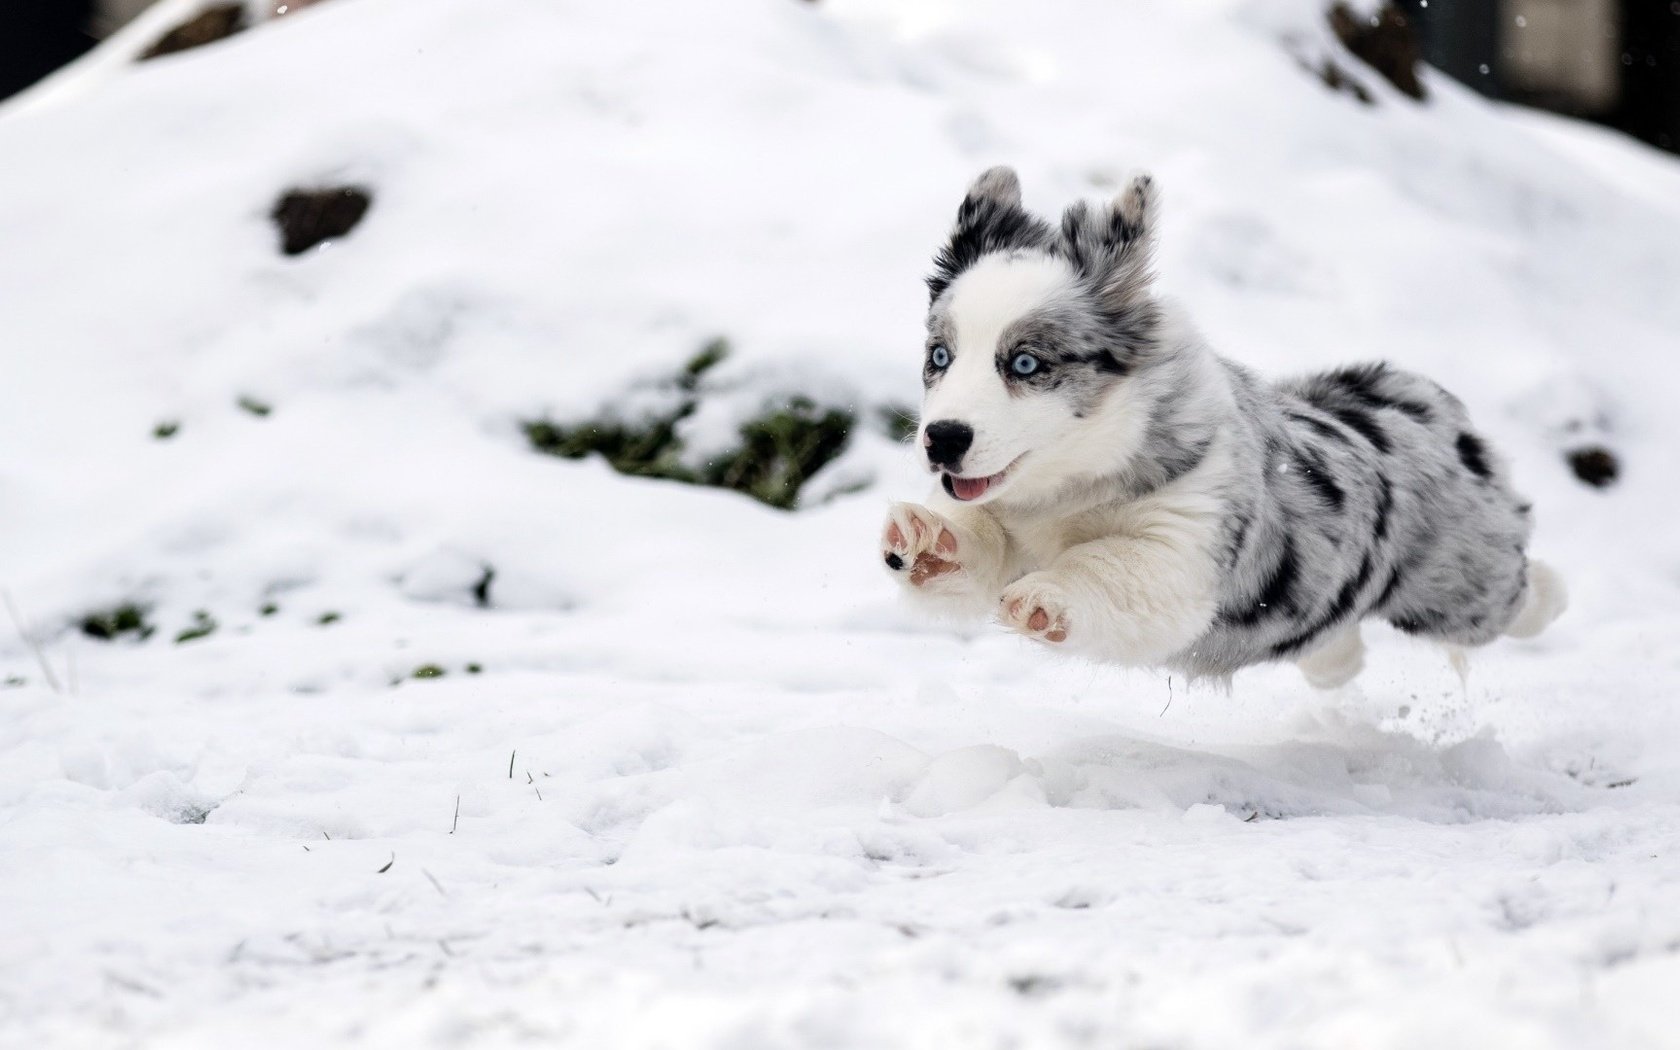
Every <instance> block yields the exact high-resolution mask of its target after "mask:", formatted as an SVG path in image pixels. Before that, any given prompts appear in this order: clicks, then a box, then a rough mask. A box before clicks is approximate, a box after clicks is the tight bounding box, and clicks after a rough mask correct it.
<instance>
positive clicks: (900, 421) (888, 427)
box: [875, 405, 918, 445]
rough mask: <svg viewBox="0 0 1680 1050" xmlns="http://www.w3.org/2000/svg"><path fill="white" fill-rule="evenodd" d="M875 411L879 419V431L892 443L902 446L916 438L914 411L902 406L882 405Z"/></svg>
mask: <svg viewBox="0 0 1680 1050" xmlns="http://www.w3.org/2000/svg"><path fill="white" fill-rule="evenodd" d="M875 411H876V414H877V415H878V416H879V417H880V422H881V429H882V430H883V431H884V432H885V433H886V435H887V436H888V437H890V438H892V439H893V440H894V441H896V442H898V443H899V444H901V445H902V444H904V443H905V442H907V441H909V440H910V439H911V438H913V437H915V436H916V429H917V425H918V424H917V420H916V410H915V409H913V408H909V407H906V406H904V405H882V406H881V407H880V408H878V409H876V410H875Z"/></svg>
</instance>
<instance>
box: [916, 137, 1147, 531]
mask: <svg viewBox="0 0 1680 1050" xmlns="http://www.w3.org/2000/svg"><path fill="white" fill-rule="evenodd" d="M1153 211H1154V205H1153V188H1152V186H1151V183H1150V180H1149V179H1148V177H1146V176H1145V177H1140V178H1138V179H1136V180H1134V181H1133V182H1132V183H1131V184H1130V185H1129V186H1127V187H1126V189H1125V190H1124V191H1123V192H1122V193H1121V194H1120V195H1119V196H1118V197H1116V198H1115V199H1114V201H1113V203H1112V204H1110V205H1109V206H1107V207H1101V206H1098V207H1092V206H1090V205H1088V204H1084V203H1079V204H1075V205H1073V206H1072V207H1070V208H1068V209H1067V211H1066V212H1065V213H1064V214H1063V216H1062V222H1061V226H1060V228H1053V227H1052V226H1051V225H1050V224H1049V223H1046V222H1044V221H1043V220H1041V219H1039V218H1037V217H1036V216H1033V215H1031V214H1029V213H1028V212H1027V211H1026V210H1025V209H1023V208H1022V207H1021V184H1020V181H1019V180H1018V179H1017V178H1016V177H1015V173H1014V172H1013V171H1011V170H1010V169H1008V168H993V169H991V170H990V171H987V172H986V173H985V174H983V175H981V176H980V178H979V179H977V180H976V181H975V183H974V185H973V186H971V187H970V188H969V191H968V195H967V196H966V197H964V198H963V202H962V206H961V207H960V208H959V209H958V210H957V221H956V225H955V227H954V228H953V229H952V231H951V239H950V242H949V243H948V244H947V245H946V246H945V247H944V248H943V249H942V250H941V251H940V253H939V255H938V257H937V258H936V259H935V261H934V272H933V275H932V276H930V277H929V278H928V289H929V291H930V292H931V293H932V302H931V305H930V306H929V309H928V325H927V330H928V334H927V347H926V350H925V356H924V358H923V362H922V379H923V385H924V386H925V388H926V392H925V394H924V396H923V399H922V427H921V432H920V435H919V436H920V440H921V446H922V449H923V451H924V452H925V453H926V455H927V459H928V467H929V469H930V470H932V471H933V472H934V473H937V474H939V475H940V476H941V481H942V483H943V484H944V487H945V491H946V492H947V493H949V494H950V495H951V496H952V497H954V498H956V499H959V500H964V501H974V502H979V501H990V500H993V499H1010V498H1012V496H1013V497H1014V498H1027V499H1031V498H1038V497H1043V496H1046V495H1048V494H1049V493H1050V492H1051V491H1052V490H1053V489H1054V488H1055V487H1056V486H1059V485H1060V484H1062V483H1064V482H1066V481H1068V480H1070V479H1071V478H1073V477H1076V476H1077V475H1078V474H1080V473H1082V472H1089V471H1091V470H1092V469H1100V465H1101V463H1102V462H1103V461H1104V460H1106V461H1107V462H1109V463H1112V462H1114V460H1113V457H1114V456H1115V455H1117V454H1118V455H1124V453H1123V451H1122V448H1121V446H1125V445H1128V444H1131V442H1130V441H1128V440H1126V432H1127V431H1129V430H1133V429H1135V426H1136V425H1138V424H1140V422H1141V421H1139V420H1136V419H1129V418H1128V417H1129V416H1136V415H1137V413H1136V412H1131V413H1128V412H1127V408H1126V405H1125V404H1124V401H1125V397H1124V390H1125V389H1126V387H1127V385H1128V377H1129V376H1131V375H1132V373H1133V372H1134V371H1135V370H1136V369H1137V368H1138V367H1139V366H1140V365H1142V364H1144V363H1145V361H1146V359H1147V357H1148V355H1149V354H1150V353H1151V352H1152V351H1153V350H1154V347H1155V342H1156V329H1157V328H1158V324H1159V322H1158V317H1157V310H1156V308H1155V305H1154V303H1153V301H1152V299H1151V297H1150V287H1149V286H1150V272H1149V261H1150V258H1149V257H1150V251H1151V247H1152V244H1151V224H1152V221H1153V218H1154V215H1153ZM1105 452H1106V454H1105ZM1093 456H1095V459H1093Z"/></svg>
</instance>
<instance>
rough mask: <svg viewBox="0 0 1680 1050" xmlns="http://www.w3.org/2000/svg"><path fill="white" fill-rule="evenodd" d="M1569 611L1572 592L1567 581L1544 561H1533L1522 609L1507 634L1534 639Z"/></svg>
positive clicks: (1506, 631)
mask: <svg viewBox="0 0 1680 1050" xmlns="http://www.w3.org/2000/svg"><path fill="white" fill-rule="evenodd" d="M1568 607H1569V589H1568V588H1567V587H1565V586H1564V585H1563V577H1562V576H1559V575H1558V574H1557V570H1556V569H1553V568H1552V567H1551V566H1550V565H1547V564H1546V563H1545V562H1543V561H1530V562H1529V563H1528V579H1527V581H1526V583H1525V585H1524V587H1523V599H1522V608H1521V609H1519V610H1518V611H1517V617H1516V619H1514V620H1512V621H1511V626H1509V627H1507V628H1505V633H1506V634H1508V635H1510V636H1511V637H1512V638H1533V637H1534V636H1535V635H1537V634H1539V633H1540V632H1541V631H1543V630H1545V629H1546V627H1547V626H1548V625H1550V624H1551V622H1552V621H1553V620H1555V619H1557V618H1558V617H1559V616H1561V615H1563V610H1565V609H1567V608H1568Z"/></svg>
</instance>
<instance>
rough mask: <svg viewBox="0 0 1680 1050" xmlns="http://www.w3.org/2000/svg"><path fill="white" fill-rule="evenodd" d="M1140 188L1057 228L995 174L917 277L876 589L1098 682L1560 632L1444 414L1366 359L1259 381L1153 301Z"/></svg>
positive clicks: (1068, 215)
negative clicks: (1058, 654)
mask: <svg viewBox="0 0 1680 1050" xmlns="http://www.w3.org/2000/svg"><path fill="white" fill-rule="evenodd" d="M1154 218H1155V201H1154V192H1153V188H1152V186H1151V183H1150V180H1149V179H1148V178H1147V177H1141V178H1138V179H1136V180H1135V181H1133V182H1132V183H1131V184H1130V185H1129V186H1128V187H1127V188H1126V189H1125V191H1124V192H1122V193H1121V194H1120V195H1119V196H1118V197H1117V198H1115V200H1114V201H1113V203H1112V204H1111V205H1109V206H1107V207H1102V206H1091V205H1088V204H1084V203H1080V204H1075V205H1073V206H1072V207H1070V208H1068V209H1067V211H1066V212H1065V213H1064V214H1063V215H1062V221H1061V224H1060V225H1059V226H1052V225H1050V224H1049V223H1047V222H1045V221H1043V220H1042V219H1039V218H1038V217H1036V216H1034V215H1031V214H1029V213H1028V212H1027V211H1025V210H1024V209H1023V208H1022V207H1021V188H1020V183H1019V181H1018V180H1017V178H1016V176H1015V173H1014V172H1013V171H1011V170H1009V169H1008V168H993V169H992V170H990V171H987V172H986V173H985V174H983V175H981V176H980V178H979V179H978V180H977V181H976V182H975V183H974V185H973V186H972V187H971V188H970V189H969V191H968V195H967V197H966V198H964V200H963V202H962V206H961V207H960V208H959V209H958V211H957V221H956V226H955V228H954V229H953V230H952V231H951V239H950V242H949V243H948V244H947V245H946V246H945V247H944V249H943V250H941V251H940V253H939V255H938V257H937V259H936V260H935V264H934V272H933V275H932V276H931V277H929V278H928V288H929V290H930V291H931V293H932V301H931V305H930V307H929V310H928V318H927V346H926V349H925V351H924V355H923V363H922V381H923V385H924V386H925V388H926V391H925V395H924V398H923V402H922V425H921V428H920V433H919V436H920V441H921V447H922V450H923V451H924V452H925V454H926V456H927V465H928V469H929V470H930V471H931V472H932V473H933V474H935V475H936V476H937V477H938V485H937V487H936V488H935V490H934V492H933V494H932V495H931V496H930V497H929V498H928V499H927V500H926V501H925V503H922V504H915V503H899V504H895V505H894V506H893V507H892V509H891V512H890V514H889V517H888V521H887V524H886V526H885V530H884V532H883V535H882V541H881V545H882V553H883V555H884V558H885V561H886V565H887V568H888V569H889V570H890V571H891V572H892V574H893V575H894V576H896V577H897V578H898V579H899V580H900V582H901V583H902V584H903V586H904V589H905V591H906V592H908V593H909V594H910V595H912V596H914V598H915V599H916V600H917V601H919V602H920V603H922V604H924V605H926V606H929V607H931V608H932V609H933V610H935V611H939V612H944V613H947V614H956V615H962V616H969V617H977V618H983V617H986V616H995V617H996V618H997V620H998V621H999V622H1001V623H1002V625H1003V626H1005V627H1007V628H1009V629H1011V630H1014V631H1018V632H1020V633H1021V634H1024V635H1026V636H1027V637H1029V638H1032V639H1035V640H1037V641H1040V642H1044V643H1047V644H1049V645H1052V646H1056V647H1058V648H1062V649H1065V650H1069V651H1072V652H1076V653H1079V654H1081V655H1084V656H1087V657H1091V658H1094V659H1098V660H1103V661H1108V662H1115V663H1120V664H1126V665H1133V666H1157V667H1164V668H1171V669H1175V670H1178V671H1181V672H1184V673H1186V674H1188V675H1190V676H1192V677H1194V678H1218V679H1227V680H1228V678H1229V676H1230V675H1231V674H1232V673H1234V672H1235V671H1236V670H1238V669H1239V668H1242V667H1246V666H1248V665H1250V664H1254V663H1259V662H1263V661H1270V660H1294V661H1296V662H1297V663H1299V664H1300V665H1301V667H1302V669H1303V670H1304V671H1305V672H1306V675H1307V678H1308V680H1309V681H1311V682H1312V683H1313V684H1314V685H1317V686H1320V687H1324V688H1329V687H1333V686H1336V685H1340V684H1342V683H1344V682H1346V681H1348V680H1349V679H1351V678H1352V677H1353V676H1354V675H1355V674H1357V673H1358V672H1359V669H1360V667H1361V666H1362V665H1363V654H1364V650H1363V646H1362V643H1361V641H1360V638H1359V624H1360V621H1362V620H1364V619H1366V618H1369V617H1375V618H1379V619H1383V620H1387V621H1388V622H1389V623H1391V624H1393V625H1394V626H1395V627H1398V628H1399V629H1400V630H1402V631H1405V632H1407V633H1409V634H1414V635H1421V636H1423V637H1427V638H1432V639H1436V640H1438V641H1441V642H1443V643H1447V644H1448V645H1451V646H1475V645H1483V644H1485V643H1487V642H1491V641H1493V640H1494V639H1495V638H1497V637H1499V636H1500V635H1501V634H1508V635H1513V636H1515V637H1528V636H1531V635H1534V634H1536V633H1538V632H1539V631H1540V630H1541V629H1542V628H1543V627H1545V626H1546V625H1547V624H1548V623H1550V622H1551V621H1552V620H1553V619H1555V618H1556V617H1557V615H1558V614H1559V613H1561V612H1562V611H1563V607H1564V605H1565V596H1564V589H1563V586H1562V582H1561V580H1560V579H1559V577H1558V576H1557V575H1556V574H1555V573H1554V572H1552V571H1551V570H1550V569H1548V568H1547V567H1546V566H1544V565H1542V564H1540V563H1538V562H1531V561H1529V560H1528V558H1527V557H1526V555H1525V553H1524V548H1525V546H1526V544H1527V542H1528V537H1529V532H1530V530H1531V527H1532V525H1531V521H1530V507H1529V504H1527V503H1526V502H1524V501H1523V500H1522V499H1521V498H1520V497H1519V496H1517V494H1516V493H1515V492H1513V491H1512V489H1511V485H1510V480H1509V477H1508V475H1507V471H1506V468H1505V465H1504V463H1503V462H1502V461H1501V459H1500V458H1499V456H1497V455H1496V454H1495V453H1494V452H1493V450H1492V449H1490V448H1489V447H1488V445H1487V443H1486V442H1485V441H1484V440H1483V439H1482V438H1481V437H1479V436H1478V435H1477V433H1476V431H1475V428H1474V427H1473V426H1472V425H1471V423H1470V419H1469V416H1468V415H1467V414H1466V412H1465V408H1464V405H1463V403H1462V402H1460V401H1459V400H1458V399H1457V398H1456V397H1454V396H1453V395H1452V394H1449V393H1447V391H1445V390H1443V389H1442V388H1441V387H1440V386H1439V385H1438V384H1436V383H1434V382H1432V381H1431V380H1429V379H1425V378H1424V377H1422V376H1419V375H1414V374H1412V373H1409V372H1403V371H1400V370H1398V369H1394V368H1390V367H1389V366H1387V365H1386V364H1364V365H1356V366H1352V367H1347V368H1341V369H1338V370H1336V371H1333V372H1322V373H1319V374H1316V375H1309V376H1304V377H1301V378H1297V379H1290V380H1285V381H1282V382H1275V383H1273V382H1266V381H1264V380H1262V379H1261V378H1260V377H1258V376H1256V375H1255V374H1254V373H1252V372H1250V371H1249V370H1248V369H1246V368H1244V367H1242V366H1241V365H1237V364H1234V363H1232V362H1230V361H1227V360H1225V359H1223V358H1221V357H1218V356H1216V355H1215V354H1214V353H1213V352H1212V351H1211V350H1209V349H1208V347H1207V346H1206V345H1205V344H1204V343H1203V342H1202V341H1201V340H1200V339H1199V338H1198V337H1197V336H1196V334H1195V333H1194V332H1193V331H1192V330H1191V329H1190V328H1189V326H1188V325H1186V324H1185V323H1184V322H1183V321H1182V320H1181V319H1180V318H1179V317H1178V316H1177V315H1176V313H1175V311H1174V310H1173V308H1172V307H1171V306H1169V305H1168V304H1167V303H1165V302H1163V301H1161V300H1159V299H1157V298H1156V297H1155V295H1154V293H1153V289H1152V288H1151V273H1150V253H1151V248H1152V226H1153V222H1154Z"/></svg>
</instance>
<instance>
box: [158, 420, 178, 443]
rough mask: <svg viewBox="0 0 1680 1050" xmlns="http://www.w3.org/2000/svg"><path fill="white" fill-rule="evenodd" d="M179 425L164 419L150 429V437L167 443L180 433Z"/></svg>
mask: <svg viewBox="0 0 1680 1050" xmlns="http://www.w3.org/2000/svg"><path fill="white" fill-rule="evenodd" d="M180 430H181V424H180V423H179V422H177V421H176V420H173V419H166V420H164V421H163V422H161V423H159V424H158V425H157V426H155V427H153V428H152V436H153V437H155V438H157V439H158V440H159V441H168V440H169V439H170V438H172V437H174V436H175V435H176V434H178V433H180Z"/></svg>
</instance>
